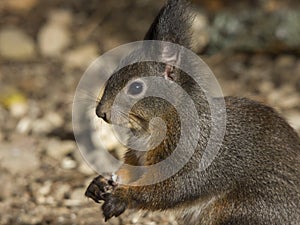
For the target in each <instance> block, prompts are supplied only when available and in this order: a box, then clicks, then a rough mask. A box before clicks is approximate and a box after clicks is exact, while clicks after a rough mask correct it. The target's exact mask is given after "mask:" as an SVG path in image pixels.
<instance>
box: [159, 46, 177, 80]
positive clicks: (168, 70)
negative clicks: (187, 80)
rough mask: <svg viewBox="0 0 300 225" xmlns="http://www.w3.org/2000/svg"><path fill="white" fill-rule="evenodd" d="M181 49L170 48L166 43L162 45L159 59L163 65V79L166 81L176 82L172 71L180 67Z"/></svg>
mask: <svg viewBox="0 0 300 225" xmlns="http://www.w3.org/2000/svg"><path fill="white" fill-rule="evenodd" d="M180 50H181V48H180V49H177V48H174V47H173V46H170V45H169V44H168V43H162V52H161V57H162V61H163V62H164V63H165V68H164V73H163V75H164V78H165V79H167V80H177V79H176V75H175V73H174V69H175V67H176V66H177V67H178V66H180V63H181V57H182V56H181V51H180Z"/></svg>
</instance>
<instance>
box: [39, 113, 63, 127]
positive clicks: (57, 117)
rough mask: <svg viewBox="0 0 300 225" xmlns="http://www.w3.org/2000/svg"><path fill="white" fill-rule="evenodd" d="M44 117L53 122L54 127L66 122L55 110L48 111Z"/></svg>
mask: <svg viewBox="0 0 300 225" xmlns="http://www.w3.org/2000/svg"><path fill="white" fill-rule="evenodd" d="M44 118H45V120H47V121H49V122H50V123H51V124H52V126H53V128H57V127H60V126H62V125H63V123H64V121H63V119H62V117H61V115H60V114H58V113H56V112H53V111H50V112H48V113H46V115H45V117H44Z"/></svg>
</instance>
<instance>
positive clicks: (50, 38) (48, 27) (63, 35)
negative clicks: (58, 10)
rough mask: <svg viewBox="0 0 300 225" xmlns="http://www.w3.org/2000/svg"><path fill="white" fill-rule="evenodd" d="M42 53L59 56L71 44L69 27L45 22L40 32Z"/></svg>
mask: <svg viewBox="0 0 300 225" xmlns="http://www.w3.org/2000/svg"><path fill="white" fill-rule="evenodd" d="M38 43H39V49H40V51H41V53H42V54H43V55H44V56H46V57H59V56H60V55H61V54H62V53H63V52H64V50H65V49H66V48H68V47H69V46H70V44H71V33H70V31H69V29H68V28H66V27H64V26H62V25H60V24H56V23H53V22H50V23H47V24H45V25H44V26H43V27H42V28H41V30H40V31H39V34H38Z"/></svg>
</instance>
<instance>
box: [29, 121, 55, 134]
mask: <svg viewBox="0 0 300 225" xmlns="http://www.w3.org/2000/svg"><path fill="white" fill-rule="evenodd" d="M52 129H53V125H52V124H51V122H50V121H48V120H45V119H36V120H34V121H33V122H32V132H33V133H34V134H39V135H41V134H47V133H49V132H50V131H51V130H52Z"/></svg>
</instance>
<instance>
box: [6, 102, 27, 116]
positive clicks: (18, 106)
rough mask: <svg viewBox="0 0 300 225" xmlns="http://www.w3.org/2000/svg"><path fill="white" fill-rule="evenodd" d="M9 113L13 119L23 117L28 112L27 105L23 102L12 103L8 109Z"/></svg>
mask: <svg viewBox="0 0 300 225" xmlns="http://www.w3.org/2000/svg"><path fill="white" fill-rule="evenodd" d="M9 110H10V113H11V115H12V116H13V117H15V118H20V117H22V116H24V115H25V114H26V113H27V111H28V105H27V103H25V102H18V103H14V104H12V105H11V106H10V108H9Z"/></svg>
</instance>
